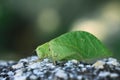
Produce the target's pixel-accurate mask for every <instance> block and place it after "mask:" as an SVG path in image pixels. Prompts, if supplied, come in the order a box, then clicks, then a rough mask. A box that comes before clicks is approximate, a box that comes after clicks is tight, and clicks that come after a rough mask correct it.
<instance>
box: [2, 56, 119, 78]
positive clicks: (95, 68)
mask: <svg viewBox="0 0 120 80" xmlns="http://www.w3.org/2000/svg"><path fill="white" fill-rule="evenodd" d="M0 80H120V62H118V60H117V59H115V58H107V59H101V60H98V61H96V62H95V63H91V64H90V63H87V62H86V63H85V62H81V61H77V60H69V61H67V62H56V65H54V64H53V62H52V61H51V60H49V59H44V60H42V61H39V58H38V57H37V56H31V57H27V58H24V59H20V60H19V61H18V62H15V61H3V60H0Z"/></svg>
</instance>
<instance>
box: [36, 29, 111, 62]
mask: <svg viewBox="0 0 120 80" xmlns="http://www.w3.org/2000/svg"><path fill="white" fill-rule="evenodd" d="M36 52H37V55H38V56H39V58H40V59H44V58H50V59H52V60H53V61H57V60H60V61H63V60H71V59H76V60H82V61H89V62H91V61H93V60H96V59H100V58H104V57H109V56H112V53H111V52H110V51H109V50H108V49H107V48H106V47H105V46H104V45H103V44H102V43H101V42H100V40H98V39H97V38H96V37H95V36H94V35H92V34H90V33H88V32H85V31H73V32H68V33H65V34H63V35H61V36H59V37H57V38H55V39H53V40H51V41H49V42H47V43H45V44H43V45H41V46H38V47H37V49H36Z"/></svg>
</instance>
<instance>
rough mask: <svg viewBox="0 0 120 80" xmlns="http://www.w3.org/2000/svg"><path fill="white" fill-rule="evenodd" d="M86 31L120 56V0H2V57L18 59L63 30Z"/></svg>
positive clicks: (0, 10)
mask: <svg viewBox="0 0 120 80" xmlns="http://www.w3.org/2000/svg"><path fill="white" fill-rule="evenodd" d="M75 30H85V31H89V32H91V33H93V34H94V35H95V36H96V37H98V38H99V39H100V40H101V41H102V42H103V43H104V44H105V45H106V46H107V47H108V48H109V49H110V50H111V51H112V52H113V53H114V56H115V57H116V58H118V59H120V35H119V34H120V1H119V0H0V59H1V60H19V59H20V58H24V57H27V56H31V55H34V54H35V53H34V50H35V48H36V47H37V46H38V45H41V44H43V43H45V42H47V41H49V40H51V39H53V38H55V37H57V36H59V35H61V34H63V33H66V32H69V31H75Z"/></svg>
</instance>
